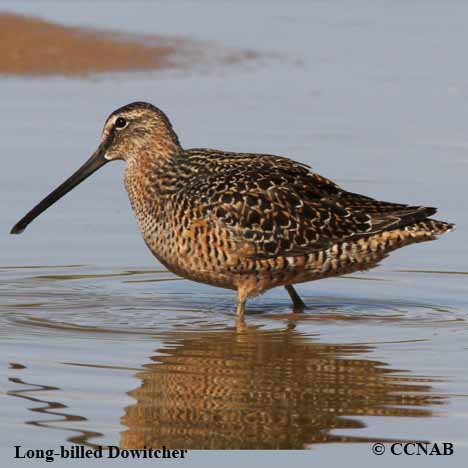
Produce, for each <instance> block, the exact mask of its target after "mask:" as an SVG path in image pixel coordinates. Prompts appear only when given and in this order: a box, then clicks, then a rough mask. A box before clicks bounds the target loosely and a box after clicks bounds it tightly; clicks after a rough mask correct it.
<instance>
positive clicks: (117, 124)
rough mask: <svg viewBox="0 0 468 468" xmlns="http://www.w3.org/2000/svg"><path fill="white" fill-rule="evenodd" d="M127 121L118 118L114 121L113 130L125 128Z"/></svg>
mask: <svg viewBox="0 0 468 468" xmlns="http://www.w3.org/2000/svg"><path fill="white" fill-rule="evenodd" d="M127 123H128V122H127V120H126V119H124V118H123V117H119V118H118V119H117V120H116V121H115V128H120V129H122V128H125V127H126V126H127Z"/></svg>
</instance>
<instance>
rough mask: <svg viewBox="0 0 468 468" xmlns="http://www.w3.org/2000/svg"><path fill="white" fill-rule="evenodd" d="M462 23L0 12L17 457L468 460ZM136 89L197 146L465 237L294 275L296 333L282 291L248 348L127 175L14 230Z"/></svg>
mask: <svg viewBox="0 0 468 468" xmlns="http://www.w3.org/2000/svg"><path fill="white" fill-rule="evenodd" d="M466 18H468V4H466V3H465V2H458V1H455V0H450V1H447V2H438V1H427V2H419V1H405V2H403V1H384V0H382V1H365V0H359V1H356V2H352V5H351V3H350V2H345V1H331V2H320V1H316V2H315V1H314V2H310V1H305V0H304V1H301V0H294V1H291V2H280V1H263V0H253V1H252V0H250V1H248V2H247V1H238V2H228V1H214V0H202V1H172V2H169V1H152V2H149V1H145V2H138V1H137V2H123V1H122V2H117V1H114V2H112V1H105V2H104V1H102V2H101V1H98V2H84V1H80V2H74V1H60V2H58V1H57V2H43V1H34V2H33V1H21V2H16V1H12V2H8V1H2V2H0V25H1V26H2V27H1V28H0V31H1V32H0V37H1V41H0V52H1V53H0V57H2V58H0V75H1V76H0V99H1V102H2V111H3V118H2V131H1V135H2V138H1V141H2V143H1V146H2V155H3V159H2V161H3V164H2V171H0V192H1V200H2V216H1V218H0V323H1V327H0V329H1V330H2V331H1V332H0V346H1V347H2V352H1V354H0V365H1V366H2V367H1V369H2V370H1V371H0V372H1V374H2V376H3V377H4V378H3V379H2V380H3V382H4V384H5V389H4V395H5V396H7V398H5V399H4V402H3V403H2V404H3V405H4V406H5V404H6V407H5V408H4V409H5V417H4V420H3V425H2V428H0V432H1V435H2V437H1V439H2V440H3V442H2V445H3V447H4V448H5V449H6V448H7V447H11V446H12V445H14V443H15V444H17V442H18V440H28V441H30V443H31V444H32V445H33V444H38V446H40V444H41V443H45V442H47V443H48V445H49V446H50V445H51V444H52V445H53V444H54V443H56V444H59V443H65V442H66V441H69V442H70V441H73V442H76V441H78V442H79V443H85V444H90V445H92V444H114V445H118V444H122V446H130V447H137V446H139V445H141V444H142V443H143V441H144V443H145V444H146V445H147V446H149V445H151V444H152V445H154V446H158V445H160V444H161V443H164V444H165V445H166V446H171V445H172V446H175V447H179V446H184V447H191V448H310V447H312V446H313V445H315V444H320V445H318V446H317V447H319V453H322V454H326V455H327V456H329V454H330V447H333V450H334V453H342V452H341V450H344V449H345V447H346V450H351V449H356V450H357V451H358V453H359V450H362V449H360V447H362V446H361V445H360V444H359V442H361V443H362V442H366V441H370V440H374V439H379V440H380V439H389V440H395V439H402V438H403V439H407V440H423V439H424V440H428V439H430V440H443V441H451V442H454V443H455V444H456V446H457V447H459V449H458V450H457V453H461V452H463V451H466V428H467V422H466V415H467V414H468V413H467V410H468V405H467V400H466V396H467V393H468V382H467V377H466V365H467V357H466V352H467V347H466V343H467V337H468V333H467V326H466V312H467V305H468V298H467V291H468V290H467V275H468V268H467V254H468V247H467V242H466V240H467V237H466V232H467V231H466V230H467V228H468V221H467V216H466V201H465V200H466V193H465V192H466V176H467V164H468V143H467V141H468V140H467V129H468V62H467V60H466V57H465V56H466V53H465V48H466V43H467V39H468V32H467V28H466ZM135 100H143V101H149V102H151V103H153V104H155V105H156V106H158V107H160V108H161V109H162V110H164V111H165V112H166V113H167V115H168V117H169V118H170V119H171V121H172V123H173V126H174V129H175V130H176V132H177V133H178V135H179V137H180V139H181V142H182V145H183V146H184V147H186V148H189V147H211V148H219V149H224V150H232V151H245V152H262V153H272V154H278V155H285V156H289V157H291V158H293V159H296V160H298V161H301V162H305V163H307V164H310V165H311V166H312V167H313V169H314V170H315V171H317V172H319V173H321V174H323V175H324V176H326V177H329V178H331V179H333V180H335V181H336V182H338V183H339V184H340V185H342V186H344V187H345V188H347V189H348V190H350V191H354V192H359V193H363V194H366V195H369V196H372V197H375V198H379V199H386V200H389V201H394V202H403V203H411V204H421V205H427V206H436V207H438V208H439V213H438V215H437V217H438V218H439V219H442V220H447V221H450V222H455V223H456V224H457V230H456V231H454V232H452V233H450V234H447V235H446V236H444V237H442V238H441V239H439V240H437V241H436V242H431V243H424V244H419V245H414V246H411V247H408V248H405V249H402V250H400V251H398V252H395V253H393V254H392V256H391V258H389V259H386V260H385V261H384V262H383V264H382V265H381V266H380V267H378V268H377V269H374V270H372V271H370V272H365V273H361V274H357V275H352V276H350V277H347V278H337V279H328V280H323V281H320V282H318V283H308V284H305V285H302V286H299V291H300V293H301V294H302V295H303V296H304V297H305V300H306V302H307V303H308V304H310V306H311V307H310V309H309V310H307V311H306V313H305V314H302V315H301V316H300V317H299V318H297V319H296V320H292V319H291V317H290V310H289V302H288V298H287V297H286V294H285V293H284V292H283V291H280V290H274V291H271V292H269V293H268V294H266V295H264V296H262V297H260V298H258V299H256V300H255V301H252V303H251V304H249V316H248V317H247V319H248V321H249V323H250V325H251V330H250V331H249V334H248V336H244V337H243V338H240V337H238V336H237V334H236V333H234V332H233V324H234V316H235V310H234V295H233V294H232V293H231V292H229V291H224V290H220V289H215V288H211V287H208V286H204V285H199V284H195V283H191V282H188V281H182V280H179V279H177V278H175V277H174V276H173V275H171V274H170V273H168V272H166V271H164V269H163V268H162V267H161V265H159V264H158V263H157V262H156V261H155V260H154V259H153V258H152V256H151V254H150V253H149V251H148V250H147V248H146V246H145V245H144V242H143V241H142V239H141V237H140V234H139V232H138V228H137V226H136V222H135V220H134V218H133V214H132V212H131V210H130V207H129V203H128V200H127V196H126V193H125V190H124V187H123V182H122V178H123V165H122V164H120V163H118V162H117V163H114V164H109V165H107V166H106V167H105V168H104V169H103V170H102V171H99V172H98V173H96V174H95V175H93V176H92V177H91V178H90V179H88V180H87V181H86V182H85V183H83V184H82V185H80V187H79V188H77V189H76V190H74V191H73V192H72V193H71V194H69V195H68V196H67V197H66V198H64V199H63V200H61V201H60V203H58V204H57V205H56V206H54V207H53V208H51V209H50V210H48V211H47V213H45V214H44V215H43V216H41V217H40V218H38V219H37V220H36V221H35V222H34V223H33V224H32V225H31V226H30V227H29V228H28V230H27V231H26V232H25V233H24V234H22V235H21V236H10V235H8V232H9V230H10V228H11V227H12V225H13V224H14V223H15V222H16V221H18V219H19V218H20V217H21V216H23V215H24V214H25V213H26V211H28V210H29V209H30V208H31V207H32V206H33V205H34V204H35V203H36V202H38V201H39V200H40V199H41V198H42V197H43V196H44V195H46V194H47V193H48V192H49V191H50V190H51V189H52V188H54V187H56V186H57V185H58V183H60V182H62V181H63V180H64V179H65V178H66V177H68V175H70V174H71V173H72V172H73V171H74V170H75V169H76V168H77V167H78V166H79V165H81V164H82V162H83V161H84V160H85V159H87V158H88V157H89V156H90V155H91V153H92V152H93V151H94V149H95V148H96V147H97V145H98V144H99V141H100V135H101V130H102V126H103V124H104V121H105V119H106V118H107V116H108V115H109V114H110V113H111V112H112V111H113V110H114V109H116V108H118V107H120V106H122V105H124V104H127V103H129V102H131V101H135ZM200 343H202V345H200ZM161 356H163V358H162V357H161ZM207 362H211V363H212V365H211V366H207V365H206V363H207ZM324 366H325V367H324ZM227 369H228V370H227ZM259 369H263V370H264V374H261V376H259V374H258V373H259V372H260V370H259ZM369 369H371V371H369ZM383 369H385V371H384V372H383ZM180 372H182V374H181V375H183V376H186V377H185V379H186V380H185V381H184V378H183V377H181V375H179V374H180ZM226 372H227V375H226ZM349 372H351V374H350V373H349ZM369 372H371V375H373V377H372V382H373V384H370V383H369V380H367V377H368V376H369ZM382 372H383V373H382ZM303 375H305V376H306V377H302V376H303ZM207 376H209V377H207ZM241 376H242V377H241ZM255 376H256V377H255ZM307 376H309V377H307ZM349 376H356V377H355V378H354V377H353V378H351V379H349ZM312 377H313V378H312ZM178 379H179V380H178ZM288 382H290V383H291V385H290V386H289V385H287V384H286V383H288ZM197 383H198V386H197ZM2 385H3V384H2ZM291 388H297V389H299V390H300V389H302V390H303V391H302V392H300V394H298V395H294V394H292V393H291ZM193 389H198V390H197V391H193ZM33 391H34V392H35V393H34V394H33V393H31V392H33ZM37 391H39V393H37ZM41 392H42V393H41ZM343 392H345V394H343ZM346 392H348V393H346ZM32 395H34V398H38V399H37V400H34V399H33V397H32ZM173 395H177V398H175V400H174V398H173ZM220 395H223V397H222V398H221V397H220ZM326 395H334V397H333V398H326V397H325V396H326ZM390 395H391V396H390ZM169 396H171V397H170V398H169ZM174 401H175V402H176V403H175V402H174ZM369 402H371V403H369ZM51 405H52V406H51ZM54 405H59V408H61V409H60V410H57V412H58V413H59V415H58V416H57V414H56V413H57V412H56V413H54V414H55V416H52V417H51V415H50V414H44V413H48V411H49V409H48V408H50V407H54ZM60 405H61V406H60ZM389 406H391V407H392V408H393V410H392V411H389V410H387V409H386V408H388V407H389ZM55 407H56V406H55ZM41 408H42V409H41ZM135 408H136V409H135ZM190 408H193V412H190V411H192V410H190ZM2 411H3V410H2ZM135 411H136V413H137V414H138V415H139V416H138V417H136V416H135V414H136V413H135ZM336 414H339V416H336ZM161 415H163V416H161ZM332 415H333V416H332ZM436 416H437V417H436ZM138 418H140V419H138ZM249 418H250V419H249ZM403 420H404V424H403V423H402V421H403ZM135 427H136V428H137V429H138V428H139V429H138V430H136V431H132V428H135ZM221 427H222V431H224V432H223V434H224V435H223V437H219V434H220V431H221ZM245 427H250V431H251V432H249V431H246V430H245ZM13 428H14V429H13ZM141 428H143V432H144V433H142V432H141ZM175 428H177V430H176V429H175ZM52 429H53V430H52ZM273 429H274V430H273ZM239 433H241V434H243V435H244V436H243V437H241V438H240V439H239V437H237V436H238V435H239ZM180 434H183V436H181V435H180ZM266 434H268V436H267V435H266ZM324 434H325V435H324ZM33 440H34V442H32V441H33ZM345 442H354V443H355V444H345ZM324 444H328V445H324ZM325 447H327V448H325ZM367 452H368V450H367V451H366V453H367ZM369 461H370V459H369Z"/></svg>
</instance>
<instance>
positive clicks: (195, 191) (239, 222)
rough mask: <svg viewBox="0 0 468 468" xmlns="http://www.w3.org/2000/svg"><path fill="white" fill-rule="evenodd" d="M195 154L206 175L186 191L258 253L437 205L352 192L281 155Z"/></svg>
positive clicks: (383, 223) (303, 246)
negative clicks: (383, 200) (419, 204)
mask: <svg viewBox="0 0 468 468" xmlns="http://www.w3.org/2000/svg"><path fill="white" fill-rule="evenodd" d="M191 151H195V150H191ZM198 151H202V150H198ZM205 151H206V150H205ZM197 158H202V159H203V158H204V159H203V162H204V164H201V165H200V167H199V169H197V170H199V171H200V176H201V177H199V178H196V177H195V178H194V177H191V178H190V180H191V183H190V184H189V186H185V187H184V192H185V194H186V195H188V199H190V200H192V202H193V203H196V204H197V206H198V209H199V210H201V211H200V214H201V215H202V216H203V217H205V218H209V219H210V220H211V221H212V222H213V223H222V224H223V225H224V226H226V227H227V228H228V229H229V230H230V231H231V233H233V235H234V237H235V238H236V239H237V240H239V241H240V242H243V243H246V242H247V243H249V244H251V246H252V249H250V250H251V251H252V254H251V256H252V257H254V258H269V257H276V256H282V255H284V256H295V255H303V254H306V253H312V252H316V251H320V250H325V249H327V248H329V247H331V246H332V245H333V244H336V243H341V242H346V241H350V240H357V239H359V238H362V237H368V236H370V235H372V234H376V233H379V232H382V231H385V230H391V229H397V228H401V227H403V226H406V225H409V224H412V223H414V222H417V221H420V220H422V219H425V218H427V217H428V216H430V215H432V214H433V213H435V211H436V210H435V209H434V208H428V207H418V206H408V205H402V204H396V203H389V202H382V201H377V200H374V199H372V198H369V197H366V196H363V195H358V194H354V193H351V192H347V191H345V190H343V189H341V188H340V187H339V186H338V185H336V184H335V183H334V182H332V181H330V180H328V179H326V178H324V177H322V176H320V175H318V174H316V173H314V172H312V171H311V170H310V168H309V167H308V166H305V165H303V164H300V163H296V162H294V161H291V160H289V159H287V158H283V157H277V156H270V155H251V154H241V155H232V154H231V153H221V152H218V153H214V152H213V153H209V154H205V155H204V156H203V155H200V154H197V153H194V154H193V161H194V162H195V164H194V167H195V166H196V165H197V164H198V163H199V161H198V160H197Z"/></svg>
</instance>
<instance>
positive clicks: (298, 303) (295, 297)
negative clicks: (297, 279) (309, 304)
mask: <svg viewBox="0 0 468 468" xmlns="http://www.w3.org/2000/svg"><path fill="white" fill-rule="evenodd" d="M285 288H286V291H288V294H289V297H290V298H291V300H292V302H293V307H294V312H302V311H303V310H304V309H305V307H306V305H305V304H304V301H303V300H302V299H301V298H300V296H299V294H297V292H296V290H295V289H294V286H293V285H291V284H288V285H287V286H285Z"/></svg>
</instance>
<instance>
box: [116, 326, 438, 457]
mask: <svg viewBox="0 0 468 468" xmlns="http://www.w3.org/2000/svg"><path fill="white" fill-rule="evenodd" d="M371 349H372V348H371V347H370V346H365V345H352V344H348V345H341V344H325V343H319V342H315V341H310V339H308V338H307V337H305V336H303V335H301V334H300V333H298V332H296V331H295V330H286V331H275V332H261V331H256V332H254V333H245V334H241V335H239V334H238V333H236V332H235V331H234V330H233V331H224V332H220V333H187V334H180V335H175V336H174V337H173V338H170V339H169V340H168V342H167V346H166V348H165V349H162V350H158V354H157V355H156V356H154V357H153V358H152V360H153V361H154V363H151V364H148V365H145V366H144V367H145V368H146V370H145V371H144V372H139V373H138V374H137V377H138V378H139V379H141V381H142V383H141V386H140V387H139V388H137V389H135V390H133V391H131V392H130V393H129V394H130V396H131V397H133V398H134V399H135V400H136V402H135V403H134V404H133V405H131V406H129V407H127V408H126V410H125V415H124V416H123V418H122V422H123V424H124V425H125V426H127V429H126V430H125V431H124V432H123V433H122V435H121V441H120V444H121V446H122V447H124V448H143V447H145V446H146V447H152V448H157V447H160V446H162V445H165V446H166V447H168V448H186V449H298V448H303V447H304V446H306V445H307V444H311V443H318V442H352V441H361V442H362V441H369V440H370V439H368V438H366V437H365V436H353V435H352V432H353V431H352V429H362V428H364V427H366V426H365V424H364V423H363V422H361V421H359V419H357V418H356V417H366V416H393V417H401V416H412V417H427V416H431V414H432V413H431V411H430V410H429V409H428V406H429V405H432V404H435V403H441V402H442V401H443V400H440V399H439V398H438V397H436V396H434V395H433V394H431V391H432V388H431V387H430V386H429V384H428V382H430V378H424V379H418V378H416V377H412V376H411V375H408V374H406V376H404V377H403V376H401V371H395V370H392V369H389V368H388V367H386V366H385V363H383V362H379V361H374V360H369V359H367V358H365V357H364V356H363V354H365V353H368V352H369V351H371ZM421 382H423V383H421ZM340 433H345V434H346V435H339V434H340ZM369 433H370V431H367V434H369ZM377 436H378V434H375V435H373V436H372V439H375V440H378V439H377Z"/></svg>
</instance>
